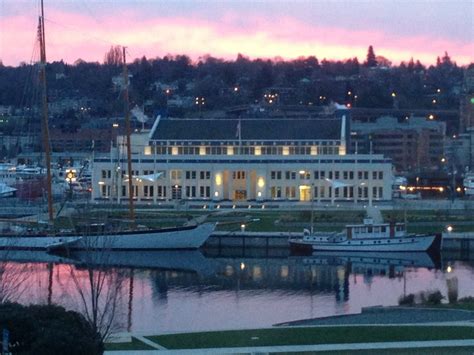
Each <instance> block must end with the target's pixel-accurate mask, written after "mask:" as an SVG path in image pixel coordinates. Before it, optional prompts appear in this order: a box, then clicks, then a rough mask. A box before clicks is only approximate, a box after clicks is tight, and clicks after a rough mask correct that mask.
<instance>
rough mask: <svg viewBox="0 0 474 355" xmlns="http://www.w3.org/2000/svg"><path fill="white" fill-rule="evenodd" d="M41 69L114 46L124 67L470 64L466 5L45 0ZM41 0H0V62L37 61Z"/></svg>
mask: <svg viewBox="0 0 474 355" xmlns="http://www.w3.org/2000/svg"><path fill="white" fill-rule="evenodd" d="M44 2H45V19H46V24H45V26H46V43H47V52H46V54H47V58H48V61H57V60H61V59H62V60H64V61H65V62H67V63H74V62H75V61H76V60H77V59H79V58H80V59H83V60H86V61H98V62H102V61H103V58H104V54H105V53H106V52H107V51H108V50H109V48H110V47H111V46H112V45H124V46H127V48H128V49H127V51H128V56H129V59H130V60H133V59H135V58H139V57H142V56H146V57H147V58H155V57H163V56H164V55H167V54H172V55H177V54H186V55H188V56H190V57H191V58H192V59H193V60H198V59H199V57H202V56H205V55H212V56H214V57H218V58H224V59H230V60H232V59H235V58H236V57H237V54H238V53H241V54H243V55H245V56H248V57H250V58H276V57H281V58H283V59H294V58H298V57H306V56H310V55H314V56H316V57H317V58H318V59H320V60H321V59H324V58H326V59H342V60H343V59H348V58H353V57H358V59H359V61H363V60H365V56H366V53H367V48H368V46H369V45H372V46H373V47H374V49H375V53H376V55H382V56H384V57H386V58H388V59H389V60H391V61H392V62H393V63H394V64H398V63H400V62H401V61H408V60H410V58H412V57H413V58H414V59H415V60H416V59H419V60H420V61H421V62H422V63H424V64H433V63H435V62H436V57H437V56H443V55H444V52H445V51H447V52H448V53H449V55H450V56H451V58H452V59H453V60H455V61H456V62H457V63H458V64H460V65H465V64H469V63H471V62H473V61H474V0H273V1H270V0H253V1H250V0H44ZM38 16H39V0H0V60H2V62H3V64H4V65H12V66H15V65H18V64H20V63H21V62H26V63H28V62H30V61H31V60H32V58H36V53H37V47H35V36H36V29H37V22H38Z"/></svg>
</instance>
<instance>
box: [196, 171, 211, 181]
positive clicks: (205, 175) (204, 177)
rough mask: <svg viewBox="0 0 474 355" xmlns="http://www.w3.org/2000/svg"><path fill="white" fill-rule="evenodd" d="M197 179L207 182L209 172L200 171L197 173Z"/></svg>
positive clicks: (209, 175) (209, 176)
mask: <svg viewBox="0 0 474 355" xmlns="http://www.w3.org/2000/svg"><path fill="white" fill-rule="evenodd" d="M199 178H200V179H201V180H209V179H210V178H211V172H210V171H200V172H199Z"/></svg>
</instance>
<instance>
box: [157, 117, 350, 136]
mask: <svg viewBox="0 0 474 355" xmlns="http://www.w3.org/2000/svg"><path fill="white" fill-rule="evenodd" d="M341 121H342V120H341V119H340V118H330V119H294V118H292V119H241V120H240V132H241V139H242V140H244V141H245V140H253V141H257V140H269V141H272V140H275V141H277V140H289V141H291V140H340V139H341ZM155 126H156V125H155ZM238 127H239V119H163V120H160V122H159V123H158V125H157V126H156V129H155V130H154V131H153V132H152V133H151V140H176V141H179V140H203V141H205V140H222V141H235V140H238V139H239V135H238Z"/></svg>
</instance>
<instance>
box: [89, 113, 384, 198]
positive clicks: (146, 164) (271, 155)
mask: <svg viewBox="0 0 474 355" xmlns="http://www.w3.org/2000/svg"><path fill="white" fill-rule="evenodd" d="M348 116H349V111H347V110H344V111H342V113H341V111H339V113H336V114H335V115H333V116H331V117H326V118H324V119H301V118H300V119H295V118H292V119H268V118H262V119H241V120H240V119H162V120H157V121H156V122H155V124H154V126H153V128H152V130H151V131H149V132H142V133H140V134H134V135H133V137H132V144H133V145H132V160H133V172H132V173H133V174H132V175H133V176H134V177H135V178H134V195H135V196H136V199H137V202H139V203H157V202H159V201H169V200H181V199H185V200H189V201H202V202H203V203H204V204H205V203H206V201H207V202H212V201H214V202H219V201H237V202H238V201H256V202H265V201H295V202H297V201H310V200H311V199H314V200H317V201H331V202H334V201H354V202H357V201H366V202H367V201H371V200H378V201H382V200H390V199H391V197H392V164H391V161H390V160H389V159H386V158H384V157H383V156H382V155H370V156H369V155H362V154H361V155H357V156H355V155H348V154H347V144H348V138H349V136H348V133H349V119H348ZM123 141H124V139H123V137H119V140H118V146H119V148H118V150H116V151H114V152H112V153H111V154H110V155H107V156H106V157H103V158H100V157H98V158H96V159H95V160H94V171H93V193H92V199H94V200H122V199H123V200H125V199H127V196H128V193H129V192H128V185H127V182H126V179H127V175H128V174H126V158H125V155H124V151H125V149H124V145H123ZM153 174H160V178H158V179H155V180H153V179H148V178H146V177H147V176H148V177H149V176H150V175H153Z"/></svg>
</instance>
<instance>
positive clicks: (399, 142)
mask: <svg viewBox="0 0 474 355" xmlns="http://www.w3.org/2000/svg"><path fill="white" fill-rule="evenodd" d="M445 133H446V124H445V123H444V122H438V121H429V120H426V119H425V118H424V117H410V118H408V119H405V120H403V121H401V122H400V121H399V120H398V119H397V118H395V117H380V118H378V119H377V120H376V121H375V122H366V123H362V122H354V123H352V130H351V150H352V151H353V152H357V153H359V154H368V153H371V152H372V153H374V154H383V155H384V156H386V157H389V158H391V159H392V160H393V165H394V166H395V168H396V169H397V170H398V171H410V170H421V169H424V168H430V167H435V166H438V165H439V163H440V159H441V158H442V157H443V155H444V137H445Z"/></svg>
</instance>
